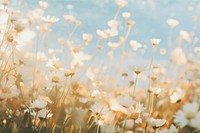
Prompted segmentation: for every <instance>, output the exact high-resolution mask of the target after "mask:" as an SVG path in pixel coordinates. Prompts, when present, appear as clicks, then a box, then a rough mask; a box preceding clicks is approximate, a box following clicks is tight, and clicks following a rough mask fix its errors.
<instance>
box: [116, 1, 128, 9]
mask: <svg viewBox="0 0 200 133" xmlns="http://www.w3.org/2000/svg"><path fill="white" fill-rule="evenodd" d="M115 2H116V4H117V5H118V7H119V8H122V7H124V6H126V5H127V4H128V3H127V1H126V0H115Z"/></svg>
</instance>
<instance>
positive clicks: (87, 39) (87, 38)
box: [82, 33, 92, 45]
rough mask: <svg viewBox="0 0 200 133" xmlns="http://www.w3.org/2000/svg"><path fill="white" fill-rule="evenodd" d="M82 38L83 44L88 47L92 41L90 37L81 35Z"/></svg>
mask: <svg viewBox="0 0 200 133" xmlns="http://www.w3.org/2000/svg"><path fill="white" fill-rule="evenodd" d="M82 38H83V41H84V44H85V45H88V43H89V42H90V41H91V40H92V35H91V34H86V33H83V35H82Z"/></svg>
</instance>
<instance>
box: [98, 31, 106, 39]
mask: <svg viewBox="0 0 200 133" xmlns="http://www.w3.org/2000/svg"><path fill="white" fill-rule="evenodd" d="M96 34H97V35H98V37H99V38H100V39H101V38H106V37H107V36H106V33H105V32H104V31H102V30H97V31H96Z"/></svg>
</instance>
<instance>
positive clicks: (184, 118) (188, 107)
mask: <svg viewBox="0 0 200 133" xmlns="http://www.w3.org/2000/svg"><path fill="white" fill-rule="evenodd" d="M199 116H200V112H199V104H198V103H196V102H193V103H186V104H184V105H183V108H182V110H178V112H177V113H176V115H175V117H174V122H175V123H176V124H177V125H178V126H180V127H181V128H183V127H185V126H187V125H188V126H192V127H194V126H195V124H196V122H195V121H197V118H199ZM199 122H200V121H198V123H199Z"/></svg>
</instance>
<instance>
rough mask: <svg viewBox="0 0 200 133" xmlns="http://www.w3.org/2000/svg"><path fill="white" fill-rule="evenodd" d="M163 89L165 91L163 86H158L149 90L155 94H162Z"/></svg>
mask: <svg viewBox="0 0 200 133" xmlns="http://www.w3.org/2000/svg"><path fill="white" fill-rule="evenodd" d="M162 91H163V89H162V88H156V87H152V88H150V89H149V92H152V93H153V94H154V95H155V96H158V95H160V94H161V92H162Z"/></svg>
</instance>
